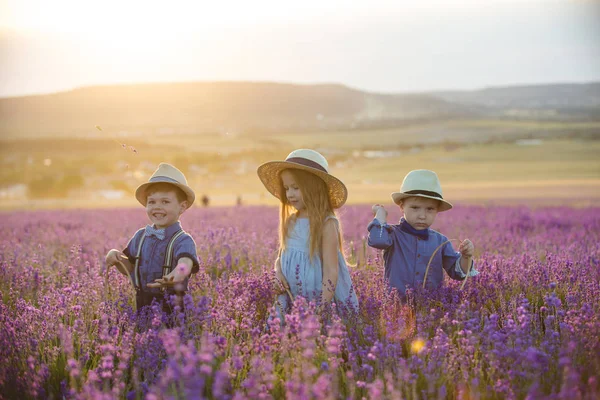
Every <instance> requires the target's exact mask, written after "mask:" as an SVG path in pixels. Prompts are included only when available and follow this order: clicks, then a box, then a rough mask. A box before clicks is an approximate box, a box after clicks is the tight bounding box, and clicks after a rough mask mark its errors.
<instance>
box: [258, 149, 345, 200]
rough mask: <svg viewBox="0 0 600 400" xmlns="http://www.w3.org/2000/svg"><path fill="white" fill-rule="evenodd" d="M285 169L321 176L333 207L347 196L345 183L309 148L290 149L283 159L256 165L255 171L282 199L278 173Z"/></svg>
mask: <svg viewBox="0 0 600 400" xmlns="http://www.w3.org/2000/svg"><path fill="white" fill-rule="evenodd" d="M286 169H299V170H301V171H308V172H310V173H312V174H315V175H316V176H318V177H319V178H321V179H322V180H323V181H324V182H325V184H326V185H327V189H328V192H329V199H330V201H331V206H332V207H333V208H339V207H341V206H343V205H344V203H345V202H346V199H347V198H348V189H346V185H344V183H343V182H342V181H340V180H339V179H338V178H336V177H335V176H333V175H331V174H330V173H329V164H328V163H327V160H326V159H325V157H323V155H322V154H320V153H319V152H317V151H315V150H310V149H298V150H294V151H292V152H291V153H290V154H289V155H288V156H287V157H286V159H285V161H269V162H267V163H264V164H262V165H261V166H259V167H258V169H257V170H256V173H257V174H258V177H259V178H260V180H261V181H262V183H263V185H265V187H266V188H267V190H268V191H269V192H270V193H271V194H272V195H273V196H275V197H277V198H278V199H279V200H282V199H281V197H280V196H281V193H280V185H281V183H280V182H281V178H280V174H281V171H283V170H286Z"/></svg>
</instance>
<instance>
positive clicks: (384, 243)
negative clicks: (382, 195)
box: [367, 204, 392, 250]
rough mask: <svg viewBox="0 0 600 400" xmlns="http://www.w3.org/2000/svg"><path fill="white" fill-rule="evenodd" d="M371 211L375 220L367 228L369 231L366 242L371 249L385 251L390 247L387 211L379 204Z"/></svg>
mask: <svg viewBox="0 0 600 400" xmlns="http://www.w3.org/2000/svg"><path fill="white" fill-rule="evenodd" d="M371 209H372V210H373V214H374V215H375V219H373V221H371V223H370V224H369V226H367V230H368V231H369V236H368V238H367V242H368V244H369V246H371V247H374V248H376V249H381V250H385V249H387V248H388V247H390V246H391V245H392V238H391V237H390V235H389V232H388V229H387V222H386V218H387V211H386V209H385V208H384V207H383V206H382V205H381V204H375V205H373V207H372V208H371Z"/></svg>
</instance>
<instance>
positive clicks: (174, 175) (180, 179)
mask: <svg viewBox="0 0 600 400" xmlns="http://www.w3.org/2000/svg"><path fill="white" fill-rule="evenodd" d="M158 182H165V183H170V184H172V185H173V186H177V187H178V188H179V189H181V190H183V193H185V195H186V196H187V201H188V208H190V207H191V206H192V203H194V200H195V199H196V195H195V194H194V191H193V190H192V189H191V188H190V187H189V186H188V184H187V180H186V179H185V175H183V172H181V171H180V170H178V169H177V168H175V167H174V166H172V165H171V164H167V163H160V164H159V165H158V168H157V169H156V171H154V173H153V174H152V176H151V177H150V179H149V180H148V182H147V183H143V184H141V185H140V186H139V187H138V188H137V189H136V191H135V198H136V199H137V200H138V201H139V202H140V203H142V205H143V206H144V207H145V206H146V198H147V197H148V196H147V195H146V189H148V186H150V185H152V184H154V183H158Z"/></svg>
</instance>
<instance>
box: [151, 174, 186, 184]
mask: <svg viewBox="0 0 600 400" xmlns="http://www.w3.org/2000/svg"><path fill="white" fill-rule="evenodd" d="M148 182H170V183H177V184H180V185H181V182H179V181H177V180H175V179H173V178H169V177H168V176H153V177H152V178H150V180H149V181H148Z"/></svg>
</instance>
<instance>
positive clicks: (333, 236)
mask: <svg viewBox="0 0 600 400" xmlns="http://www.w3.org/2000/svg"><path fill="white" fill-rule="evenodd" d="M336 223H337V221H336V220H334V219H329V220H327V221H326V222H325V225H324V226H323V244H322V246H323V299H322V300H323V304H328V303H329V302H331V300H333V296H334V294H335V288H336V286H337V280H338V249H339V239H338V230H337V225H336Z"/></svg>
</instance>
